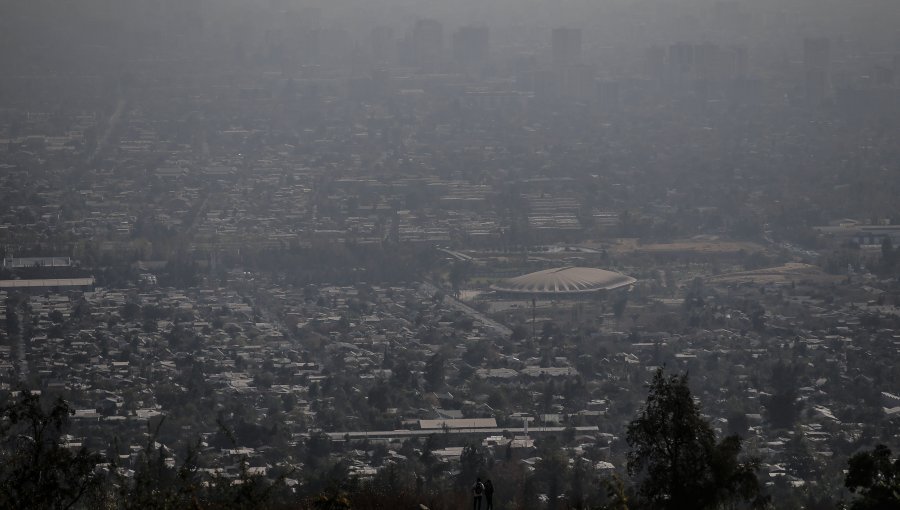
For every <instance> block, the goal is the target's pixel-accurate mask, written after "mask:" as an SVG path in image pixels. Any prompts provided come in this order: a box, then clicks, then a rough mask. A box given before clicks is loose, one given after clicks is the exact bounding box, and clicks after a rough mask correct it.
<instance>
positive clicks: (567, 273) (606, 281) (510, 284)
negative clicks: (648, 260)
mask: <svg viewBox="0 0 900 510" xmlns="http://www.w3.org/2000/svg"><path fill="white" fill-rule="evenodd" d="M636 281H637V280H635V279H634V278H632V277H630V276H627V275H624V274H622V273H616V272H614V271H605V270H603V269H596V268H593V267H562V268H557V269H545V270H543V271H538V272H536V273H530V274H526V275H523V276H517V277H515V278H510V279H508V280H505V281H503V282H501V283H498V284H496V285H492V286H491V288H492V289H493V290H496V291H500V292H513V293H522V294H576V293H586V292H597V291H601V290H613V289H618V288H620V287H626V286H628V285H631V284H633V283H634V282H636Z"/></svg>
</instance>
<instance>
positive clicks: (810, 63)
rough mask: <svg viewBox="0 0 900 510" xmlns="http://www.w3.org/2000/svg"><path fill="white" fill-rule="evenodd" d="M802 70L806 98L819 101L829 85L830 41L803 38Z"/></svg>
mask: <svg viewBox="0 0 900 510" xmlns="http://www.w3.org/2000/svg"><path fill="white" fill-rule="evenodd" d="M803 71H804V74H805V76H804V85H805V89H806V97H807V99H808V100H812V101H819V100H821V99H822V98H824V97H825V96H826V95H827V94H828V90H829V88H830V86H831V41H829V40H828V39H825V38H809V39H804V41H803Z"/></svg>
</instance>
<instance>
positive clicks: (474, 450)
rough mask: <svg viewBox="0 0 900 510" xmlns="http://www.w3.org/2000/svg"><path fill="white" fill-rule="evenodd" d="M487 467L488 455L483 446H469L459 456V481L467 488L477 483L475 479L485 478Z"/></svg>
mask: <svg viewBox="0 0 900 510" xmlns="http://www.w3.org/2000/svg"><path fill="white" fill-rule="evenodd" d="M485 465H487V455H485V452H484V449H483V448H482V447H481V446H478V445H475V444H467V445H466V446H465V447H464V448H463V451H462V453H461V454H460V456H459V467H460V470H461V471H460V473H459V479H458V483H459V485H461V486H463V487H464V486H466V485H468V484H471V483H472V482H474V481H475V477H477V476H483V475H484V473H483V472H482V471H484V467H485Z"/></svg>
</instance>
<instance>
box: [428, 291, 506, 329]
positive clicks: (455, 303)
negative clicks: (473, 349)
mask: <svg viewBox="0 0 900 510" xmlns="http://www.w3.org/2000/svg"><path fill="white" fill-rule="evenodd" d="M419 290H420V291H421V292H424V293H425V294H426V297H428V298H430V297H431V296H433V295H434V293H435V292H438V291H441V292H443V293H444V296H445V297H444V304H445V305H447V306H449V307H450V308H452V309H454V310H457V311H460V312H462V313H464V314H466V315H468V316H469V317H471V318H472V319H474V320H476V321H478V322H481V323H482V324H484V325H485V326H487V327H488V328H490V329H493V330H494V331H495V332H497V334H498V335H500V336H503V337H509V336H510V335H512V330H511V329H509V328H508V327H506V326H504V325H503V324H500V323H499V322H497V321H495V320H494V319H491V318H490V317H488V316H487V315H485V314H483V313H481V312H479V311H478V310H476V309H474V308H472V307H471V306H469V305H467V304H465V303H463V302H462V301H460V300H458V299H456V298H454V297H452V296H450V295H449V294H447V293H446V292H444V291H443V290H441V289H439V288H437V287H436V286H434V285H433V284H431V283H428V282H422V286H421V287H420V288H419Z"/></svg>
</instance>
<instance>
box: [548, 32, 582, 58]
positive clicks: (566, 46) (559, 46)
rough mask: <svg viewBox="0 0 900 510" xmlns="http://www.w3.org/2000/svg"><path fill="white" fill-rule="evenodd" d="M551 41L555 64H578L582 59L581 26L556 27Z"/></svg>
mask: <svg viewBox="0 0 900 510" xmlns="http://www.w3.org/2000/svg"><path fill="white" fill-rule="evenodd" d="M550 42H551V46H552V54H553V63H554V64H555V65H569V64H577V63H579V62H580V61H581V29H580V28H565V27H561V28H554V29H553V33H552V36H551V41H550Z"/></svg>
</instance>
